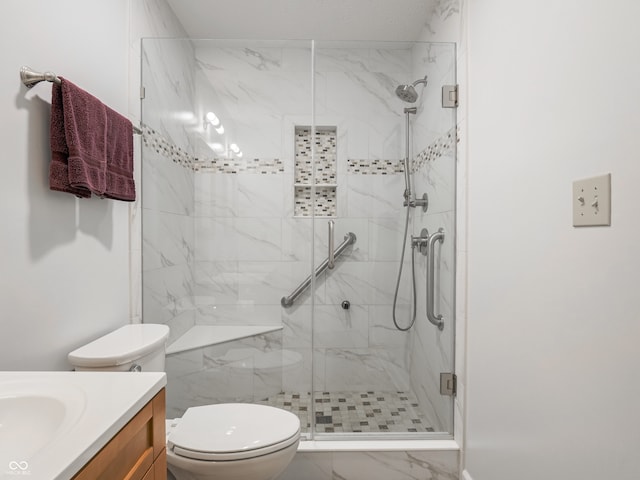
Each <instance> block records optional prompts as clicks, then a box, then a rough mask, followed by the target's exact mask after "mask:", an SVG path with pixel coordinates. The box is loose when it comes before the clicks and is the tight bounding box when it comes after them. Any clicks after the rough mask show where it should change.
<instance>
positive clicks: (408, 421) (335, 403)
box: [256, 391, 434, 433]
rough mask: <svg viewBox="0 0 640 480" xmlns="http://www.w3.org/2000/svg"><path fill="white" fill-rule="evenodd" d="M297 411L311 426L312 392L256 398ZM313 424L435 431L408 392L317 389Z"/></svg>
mask: <svg viewBox="0 0 640 480" xmlns="http://www.w3.org/2000/svg"><path fill="white" fill-rule="evenodd" d="M256 403H260V404H263V405H271V406H274V407H278V408H282V409H284V410H288V411H290V412H292V413H295V414H296V415H297V416H298V418H300V424H301V426H302V430H303V431H309V430H310V428H311V418H312V409H311V394H309V393H297V392H293V393H292V392H283V393H280V394H278V395H276V396H274V397H269V398H267V399H264V400H262V401H259V402H256ZM314 425H315V429H316V432H320V433H343V432H348V433H351V432H353V433H361V432H375V433H379V432H396V433H400V432H402V433H405V432H423V433H424V432H433V431H434V429H433V428H432V427H431V426H430V425H429V424H428V422H427V421H426V419H425V416H424V415H423V414H421V413H420V406H419V404H418V401H417V399H416V397H415V396H414V395H413V394H411V393H409V392H373V391H369V392H316V394H315V415H314Z"/></svg>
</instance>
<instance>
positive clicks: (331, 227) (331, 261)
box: [327, 220, 336, 270]
mask: <svg viewBox="0 0 640 480" xmlns="http://www.w3.org/2000/svg"><path fill="white" fill-rule="evenodd" d="M335 225H336V222H334V221H333V220H329V258H328V260H329V262H328V263H327V268H328V269H330V270H331V269H332V268H333V267H335V266H336V258H335V249H334V246H335V242H334V236H333V230H334V227H335Z"/></svg>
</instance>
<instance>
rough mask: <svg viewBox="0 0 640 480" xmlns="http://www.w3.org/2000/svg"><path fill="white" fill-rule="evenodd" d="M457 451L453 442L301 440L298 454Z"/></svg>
mask: <svg viewBox="0 0 640 480" xmlns="http://www.w3.org/2000/svg"><path fill="white" fill-rule="evenodd" d="M418 450H431V451H459V450H460V446H459V445H458V443H457V442H456V441H455V440H355V441H354V440H349V441H342V440H303V441H301V442H300V444H299V445H298V452H335V451H338V452H393V451H418Z"/></svg>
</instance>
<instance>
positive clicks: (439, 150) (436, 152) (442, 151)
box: [413, 126, 460, 172]
mask: <svg viewBox="0 0 640 480" xmlns="http://www.w3.org/2000/svg"><path fill="white" fill-rule="evenodd" d="M459 133H460V131H459V128H458V127H457V126H455V127H453V128H452V129H451V130H449V131H448V132H447V133H446V134H445V135H443V136H442V137H440V138H438V139H437V140H436V141H435V142H433V143H432V144H431V145H429V146H428V147H427V148H425V149H424V150H423V151H421V152H420V153H419V154H418V155H416V159H415V161H414V162H413V171H414V172H417V171H418V170H420V169H421V168H422V167H423V165H425V164H426V163H428V162H433V161H435V160H437V159H438V158H440V157H442V156H443V155H446V154H448V153H450V152H451V151H452V150H453V146H454V144H456V143H457V142H458V141H459V138H460V135H459Z"/></svg>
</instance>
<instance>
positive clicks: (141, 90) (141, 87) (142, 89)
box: [140, 86, 145, 100]
mask: <svg viewBox="0 0 640 480" xmlns="http://www.w3.org/2000/svg"><path fill="white" fill-rule="evenodd" d="M144 94H145V91H144V87H143V86H140V100H144Z"/></svg>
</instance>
